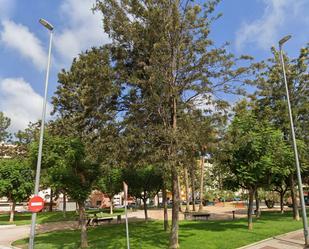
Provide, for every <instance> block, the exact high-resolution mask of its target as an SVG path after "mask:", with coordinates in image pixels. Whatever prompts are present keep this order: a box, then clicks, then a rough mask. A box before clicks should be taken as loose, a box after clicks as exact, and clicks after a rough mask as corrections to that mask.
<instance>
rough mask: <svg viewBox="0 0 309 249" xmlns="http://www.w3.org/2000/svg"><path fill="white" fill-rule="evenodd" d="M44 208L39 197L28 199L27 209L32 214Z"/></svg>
mask: <svg viewBox="0 0 309 249" xmlns="http://www.w3.org/2000/svg"><path fill="white" fill-rule="evenodd" d="M43 207H44V200H43V198H41V197H40V196H34V197H32V198H31V199H30V201H29V205H28V209H29V211H31V212H33V213H37V212H40V211H41V210H42V209H43Z"/></svg>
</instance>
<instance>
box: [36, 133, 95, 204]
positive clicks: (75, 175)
mask: <svg viewBox="0 0 309 249" xmlns="http://www.w3.org/2000/svg"><path fill="white" fill-rule="evenodd" d="M31 155H32V156H31V158H32V162H33V163H35V162H36V158H37V143H36V142H34V143H32V145H31ZM42 169H43V170H42V173H43V175H44V176H45V181H46V182H47V185H49V186H54V187H55V188H58V189H62V190H64V191H65V192H66V193H68V195H69V196H70V197H71V198H73V199H74V200H75V201H77V202H78V201H80V202H83V201H85V200H86V199H87V198H88V195H89V194H90V192H91V189H92V186H93V183H94V182H95V181H96V180H97V178H98V177H99V166H98V164H93V163H91V162H89V161H88V160H86V155H85V148H84V146H83V144H82V143H81V141H80V139H78V138H71V137H57V136H49V135H48V134H46V136H45V140H44V146H43V155H42Z"/></svg>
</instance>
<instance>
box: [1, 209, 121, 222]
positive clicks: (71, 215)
mask: <svg viewBox="0 0 309 249" xmlns="http://www.w3.org/2000/svg"><path fill="white" fill-rule="evenodd" d="M86 212H87V213H89V214H91V213H98V212H103V216H116V215H118V214H122V213H124V210H123V209H115V210H114V214H112V215H111V214H109V210H105V209H104V210H103V209H100V210H95V209H94V210H87V211H86ZM9 217H10V215H9V214H0V225H11V224H15V225H18V226H19V225H27V224H30V223H31V213H28V212H27V213H15V217H14V222H13V223H10V222H8V220H9ZM77 219H78V215H77V214H76V212H75V211H67V212H66V217H63V212H61V211H53V212H40V213H38V214H37V223H38V224H43V223H47V222H59V221H73V220H77Z"/></svg>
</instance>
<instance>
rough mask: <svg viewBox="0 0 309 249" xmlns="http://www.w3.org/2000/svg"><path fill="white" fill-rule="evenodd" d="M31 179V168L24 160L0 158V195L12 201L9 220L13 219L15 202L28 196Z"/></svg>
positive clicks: (31, 184) (30, 188)
mask: <svg viewBox="0 0 309 249" xmlns="http://www.w3.org/2000/svg"><path fill="white" fill-rule="evenodd" d="M33 181H34V179H33V174H32V170H31V168H30V167H29V165H28V164H27V163H26V162H25V161H21V160H20V159H0V197H7V198H8V200H9V201H10V202H11V203H12V204H11V212H10V222H13V221H14V213H15V206H16V203H17V202H21V201H25V200H27V199H28V197H29V196H30V194H31V192H32V190H33Z"/></svg>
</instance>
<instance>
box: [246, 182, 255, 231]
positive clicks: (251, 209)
mask: <svg viewBox="0 0 309 249" xmlns="http://www.w3.org/2000/svg"><path fill="white" fill-rule="evenodd" d="M254 193H255V191H254V189H253V188H250V189H249V206H248V229H249V230H252V228H253V222H252V213H253V199H254Z"/></svg>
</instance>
